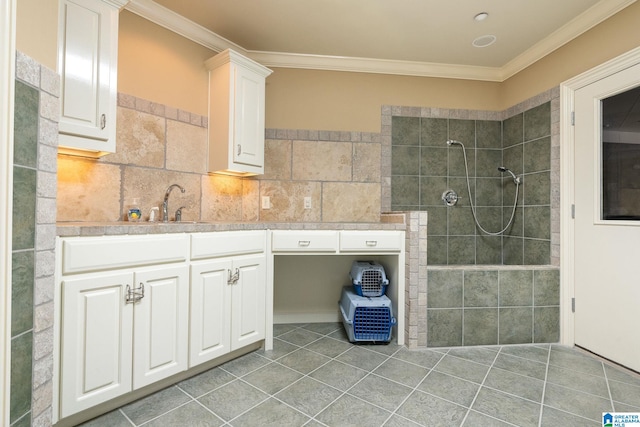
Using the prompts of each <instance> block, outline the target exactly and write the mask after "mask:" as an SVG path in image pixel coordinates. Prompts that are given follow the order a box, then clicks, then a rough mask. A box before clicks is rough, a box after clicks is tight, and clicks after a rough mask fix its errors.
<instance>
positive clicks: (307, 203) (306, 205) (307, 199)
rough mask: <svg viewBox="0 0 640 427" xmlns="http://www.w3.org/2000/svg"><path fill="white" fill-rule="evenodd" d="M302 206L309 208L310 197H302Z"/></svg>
mask: <svg viewBox="0 0 640 427" xmlns="http://www.w3.org/2000/svg"><path fill="white" fill-rule="evenodd" d="M304 208H305V209H311V197H305V198H304Z"/></svg>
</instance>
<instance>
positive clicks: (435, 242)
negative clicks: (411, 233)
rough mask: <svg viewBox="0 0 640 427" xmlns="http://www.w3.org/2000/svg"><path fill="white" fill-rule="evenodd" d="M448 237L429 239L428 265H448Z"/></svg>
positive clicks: (432, 237) (431, 237)
mask: <svg viewBox="0 0 640 427" xmlns="http://www.w3.org/2000/svg"><path fill="white" fill-rule="evenodd" d="M448 240H449V238H448V237H447V236H429V238H428V239H427V265H447V242H448Z"/></svg>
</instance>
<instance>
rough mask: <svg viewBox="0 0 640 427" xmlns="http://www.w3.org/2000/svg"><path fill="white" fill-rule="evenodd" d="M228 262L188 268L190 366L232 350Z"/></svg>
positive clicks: (209, 262)
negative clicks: (189, 272)
mask: <svg viewBox="0 0 640 427" xmlns="http://www.w3.org/2000/svg"><path fill="white" fill-rule="evenodd" d="M231 264H232V263H231V260H230V259H229V258H222V259H217V260H213V261H204V262H200V263H193V264H192V265H191V327H190V335H189V348H190V352H189V367H193V366H196V365H199V364H200V363H203V362H206V361H208V360H212V359H215V358H216V357H218V356H222V355H224V354H226V353H228V352H229V351H231V349H230V346H229V343H230V340H231V339H230V337H231V312H230V311H231V286H230V285H229V272H230V271H231Z"/></svg>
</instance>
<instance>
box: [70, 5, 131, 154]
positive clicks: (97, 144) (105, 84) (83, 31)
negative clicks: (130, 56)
mask: <svg viewBox="0 0 640 427" xmlns="http://www.w3.org/2000/svg"><path fill="white" fill-rule="evenodd" d="M127 2H128V0H60V4H59V10H60V12H59V25H58V27H59V36H58V72H59V73H60V76H61V99H60V122H59V146H60V148H59V151H60V152H62V153H71V154H77V153H78V151H81V152H82V155H84V156H93V157H98V156H101V155H103V154H107V153H113V152H115V147H116V105H117V60H118V14H119V11H120V9H121V8H122V7H123V6H124V5H125V4H126V3H127Z"/></svg>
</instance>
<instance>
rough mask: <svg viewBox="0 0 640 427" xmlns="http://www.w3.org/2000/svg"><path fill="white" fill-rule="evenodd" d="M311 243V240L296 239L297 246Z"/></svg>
mask: <svg viewBox="0 0 640 427" xmlns="http://www.w3.org/2000/svg"><path fill="white" fill-rule="evenodd" d="M310 244H311V240H298V246H309V245H310Z"/></svg>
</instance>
